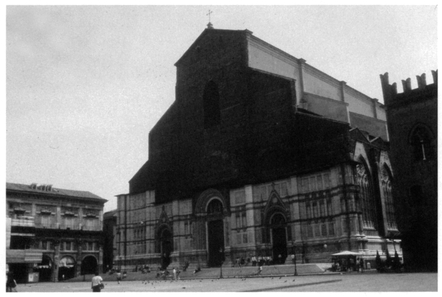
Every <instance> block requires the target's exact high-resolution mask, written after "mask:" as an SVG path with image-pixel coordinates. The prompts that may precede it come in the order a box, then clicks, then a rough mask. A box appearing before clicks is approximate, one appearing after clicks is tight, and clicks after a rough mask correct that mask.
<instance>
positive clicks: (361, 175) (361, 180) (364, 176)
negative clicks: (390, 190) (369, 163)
mask: <svg viewBox="0 0 442 297" xmlns="http://www.w3.org/2000/svg"><path fill="white" fill-rule="evenodd" d="M356 172H357V182H358V185H359V187H360V191H359V194H360V196H361V201H362V219H363V225H364V228H374V229H377V223H376V204H375V196H374V191H373V183H372V181H371V176H370V174H369V171H368V170H367V168H366V166H365V165H364V164H357V165H356Z"/></svg>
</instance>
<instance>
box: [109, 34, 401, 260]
mask: <svg viewBox="0 0 442 297" xmlns="http://www.w3.org/2000/svg"><path fill="white" fill-rule="evenodd" d="M176 67H177V83H176V100H175V101H174V103H173V104H172V106H170V108H169V109H168V110H167V112H166V113H165V114H164V115H163V117H162V118H161V119H160V120H159V121H158V123H157V124H156V126H155V127H154V128H153V129H152V130H151V131H150V134H149V160H148V161H147V162H146V163H145V164H144V165H143V166H142V167H141V168H140V170H139V171H138V172H137V173H136V174H135V176H134V177H133V178H132V179H131V180H130V182H129V185H130V188H129V193H128V194H121V195H118V209H117V234H118V237H117V245H118V246H119V248H118V251H119V255H118V257H117V259H118V262H119V265H122V266H124V267H134V266H136V265H145V264H148V265H149V264H153V263H158V264H166V265H167V264H168V263H169V262H172V263H174V265H178V263H179V264H182V263H184V262H185V261H189V262H191V263H195V264H196V263H198V264H199V265H202V266H218V265H220V264H221V262H223V261H225V262H226V263H230V262H232V261H234V260H235V259H236V258H238V257H244V258H245V259H247V258H250V257H251V256H252V255H256V256H269V257H272V258H273V261H274V262H275V263H285V262H286V261H289V262H291V260H290V257H288V255H289V254H294V255H296V257H297V258H296V259H297V260H298V261H310V262H320V261H321V262H323V261H327V262H328V261H330V257H331V256H330V255H331V254H332V253H335V252H339V251H341V250H353V251H359V252H361V253H362V254H363V255H364V256H363V257H364V258H365V259H366V260H373V259H374V257H375V255H376V251H379V252H380V254H383V253H385V252H386V251H387V250H390V252H391V253H394V248H395V246H394V245H393V243H392V242H391V240H389V239H388V238H387V235H388V234H390V233H392V232H393V233H394V232H397V227H396V222H395V219H394V207H393V202H392V196H391V188H390V184H391V179H392V175H393V171H392V169H391V165H390V160H389V156H388V142H387V141H388V133H387V126H386V115H385V110H384V107H383V105H382V104H380V103H379V102H378V100H376V99H372V98H369V97H368V96H366V95H364V94H362V93H361V92H359V91H357V90H355V89H353V88H351V87H349V86H348V85H347V84H346V83H345V82H343V81H339V80H336V79H335V78H333V77H331V76H329V75H327V74H325V73H323V72H321V71H320V70H318V69H316V68H314V67H312V66H310V65H309V64H307V63H306V61H305V60H303V59H298V58H295V57H293V56H291V55H289V54H287V53H285V52H283V51H281V50H280V49H278V48H276V47H274V46H272V45H270V44H268V43H266V42H264V41H262V40H260V39H259V38H257V37H255V36H253V34H252V32H250V31H248V30H243V31H233V30H217V29H213V27H211V26H209V28H208V29H206V30H204V31H203V33H202V34H201V35H200V36H199V37H198V38H197V39H196V41H195V42H194V43H193V44H192V46H191V47H190V48H189V49H188V50H187V51H186V52H185V53H184V55H183V56H182V57H181V58H180V59H179V61H178V62H177V63H176ZM396 248H398V247H396ZM398 252H399V254H401V251H400V249H399V248H398Z"/></svg>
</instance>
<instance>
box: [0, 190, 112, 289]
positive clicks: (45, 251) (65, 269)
mask: <svg viewBox="0 0 442 297" xmlns="http://www.w3.org/2000/svg"><path fill="white" fill-rule="evenodd" d="M105 202H106V200H105V199H103V198H100V197H98V196H97V195H94V194H92V193H90V192H87V191H75V190H66V189H59V188H54V187H52V186H50V185H37V184H31V185H25V184H16V183H6V217H7V240H6V264H7V265H8V270H9V271H10V272H12V273H13V274H14V278H15V279H16V280H17V282H35V281H38V280H39V281H54V282H56V281H59V280H63V279H69V278H73V277H75V276H78V275H80V274H92V273H94V272H95V271H97V270H98V271H101V269H102V264H103V252H102V248H103V231H102V228H103V205H104V203H105Z"/></svg>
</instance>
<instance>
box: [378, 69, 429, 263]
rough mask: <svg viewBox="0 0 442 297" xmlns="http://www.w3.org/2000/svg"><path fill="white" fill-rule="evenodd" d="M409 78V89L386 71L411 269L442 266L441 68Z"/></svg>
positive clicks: (396, 188)
mask: <svg viewBox="0 0 442 297" xmlns="http://www.w3.org/2000/svg"><path fill="white" fill-rule="evenodd" d="M432 74H433V83H432V84H428V85H427V82H426V76H425V74H422V75H419V76H417V82H418V87H417V88H416V89H412V87H411V80H410V78H408V79H406V80H403V81H402V84H403V93H397V87H396V83H394V84H392V85H390V83H389V81H388V73H385V74H384V75H381V82H382V90H383V93H384V102H385V104H386V106H387V118H388V128H389V135H390V140H391V149H390V156H391V163H392V165H393V168H394V170H395V178H394V182H393V194H394V197H395V206H396V209H397V214H398V215H397V219H398V227H399V230H400V231H401V234H402V249H403V252H404V261H405V264H406V267H407V269H409V270H415V271H422V270H424V271H437V263H438V262H437V238H438V237H437V222H438V219H437V183H438V180H437V71H433V72H432Z"/></svg>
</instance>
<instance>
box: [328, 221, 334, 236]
mask: <svg viewBox="0 0 442 297" xmlns="http://www.w3.org/2000/svg"><path fill="white" fill-rule="evenodd" d="M328 235H330V236H334V235H335V224H334V223H333V222H330V223H328Z"/></svg>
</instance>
